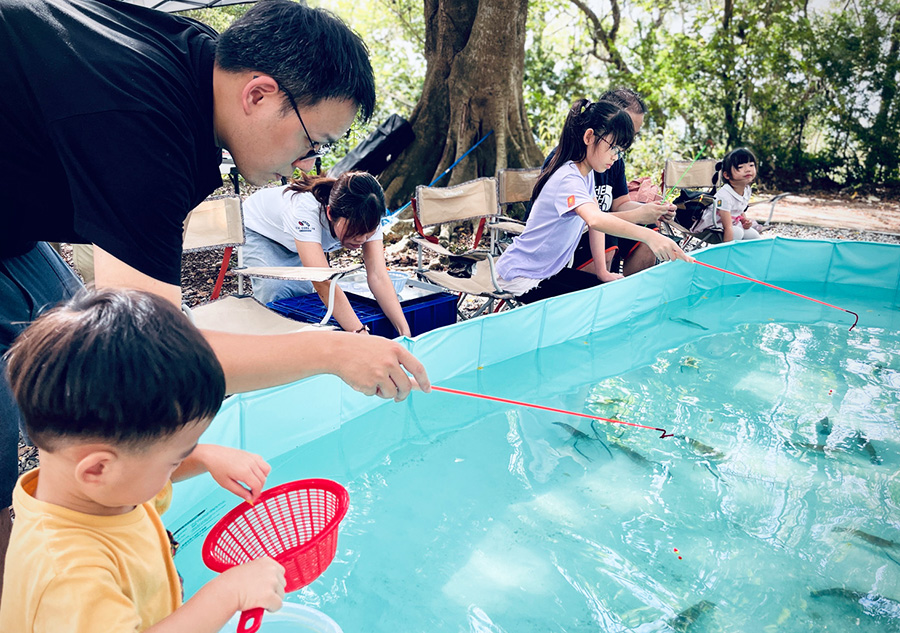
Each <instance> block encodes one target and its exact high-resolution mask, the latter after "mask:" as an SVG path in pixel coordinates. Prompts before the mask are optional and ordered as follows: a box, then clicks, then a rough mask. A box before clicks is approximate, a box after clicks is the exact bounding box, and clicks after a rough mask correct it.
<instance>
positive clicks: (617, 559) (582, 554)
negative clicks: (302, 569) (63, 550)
mask: <svg viewBox="0 0 900 633" xmlns="http://www.w3.org/2000/svg"><path fill="white" fill-rule="evenodd" d="M734 291H735V292H739V293H740V294H728V291H727V290H724V291H722V292H711V293H708V294H707V295H704V296H703V297H694V298H690V299H686V300H682V301H679V302H672V303H669V304H666V305H665V306H664V308H662V309H659V310H656V311H654V312H653V313H649V314H645V315H640V316H637V317H634V318H632V319H629V320H627V321H624V322H622V323H620V324H618V325H615V326H613V327H610V328H607V329H605V330H602V331H600V332H598V333H596V334H593V335H591V336H590V337H583V338H579V339H576V340H572V341H569V342H567V343H564V344H561V345H556V346H553V347H549V348H544V349H541V350H538V351H535V352H532V353H528V354H525V355H521V356H517V357H515V358H513V359H511V360H508V361H505V362H502V363H498V364H495V365H491V366H485V367H483V368H480V369H479V370H477V371H474V372H470V373H467V374H464V375H461V376H457V377H456V378H453V379H452V380H448V381H446V382H445V383H443V386H447V387H452V388H456V389H461V390H467V391H473V392H477V393H486V394H491V395H495V396H500V397H503V398H509V399H514V400H520V401H525V402H532V403H537V404H541V405H545V406H550V407H556V408H561V409H567V410H571V411H576V412H584V413H590V414H593V415H598V416H602V417H607V418H615V419H618V420H622V421H626V422H633V423H638V424H643V425H648V426H652V427H661V428H665V429H666V430H668V431H669V432H671V433H673V434H675V435H677V436H680V437H670V438H665V439H661V438H660V437H659V433H658V432H655V431H652V430H645V429H641V428H634V427H628V426H625V425H619V424H612V423H606V422H596V423H594V424H593V425H592V424H591V421H590V420H588V419H584V418H578V417H572V416H565V415H562V414H556V413H550V412H544V411H538V410H534V409H528V408H522V407H515V406H512V405H508V404H501V403H496V402H487V401H483V400H477V399H473V398H466V397H461V396H457V395H450V394H444V393H432V394H416V395H414V396H413V397H412V398H411V399H410V401H407V402H405V403H400V404H387V405H385V406H381V407H379V408H376V409H374V410H372V411H370V412H369V413H367V414H365V415H363V416H361V417H359V418H356V419H353V420H349V421H346V422H345V423H344V424H343V426H342V427H341V428H340V429H339V430H338V431H335V432H332V433H330V434H328V435H325V436H324V437H321V438H320V439H318V440H316V441H314V442H312V443H309V444H307V445H305V446H302V447H300V448H299V449H296V450H294V451H291V452H288V453H285V454H283V455H281V456H279V457H277V458H275V459H273V460H270V461H271V463H272V465H273V472H272V475H271V477H270V481H269V484H270V485H277V484H279V483H282V482H285V481H290V480H293V479H299V478H304V477H327V478H331V479H335V480H336V481H339V482H341V483H342V484H343V485H345V486H346V487H347V489H348V491H349V493H350V501H351V507H350V511H349V513H348V515H347V517H346V519H345V520H344V521H343V523H342V524H341V530H340V538H339V543H338V552H337V556H336V558H335V561H334V563H333V564H332V565H331V567H329V569H328V570H327V571H326V572H325V573H324V574H323V576H322V577H321V578H320V579H319V580H317V581H316V582H314V583H313V584H311V585H310V586H308V587H306V588H304V589H302V590H301V591H299V592H297V593H295V594H292V595H291V596H290V597H289V600H291V601H294V602H299V603H301V604H307V605H309V606H313V607H315V608H317V609H319V610H321V611H322V612H324V613H326V614H327V615H329V616H330V617H332V618H333V619H334V620H335V621H336V622H337V623H338V624H339V625H340V626H341V628H342V629H343V630H344V631H366V632H382V631H384V632H388V631H390V632H396V631H403V632H417V631H422V632H425V631H454V632H456V631H473V632H475V631H477V632H501V631H505V632H513V631H516V632H524V631H528V632H531V631H567V632H580V631H585V632H587V631H635V632H641V633H646V632H649V631H672V630H675V631H691V632H697V633H702V632H704V631H723V632H732V631H733V632H741V633H745V632H749V631H759V632H770V631H772V632H774V631H778V632H782V631H785V632H793V631H872V632H875V631H879V632H881V631H900V603H898V602H895V601H897V600H900V398H898V393H900V336H898V335H897V332H896V331H897V328H896V324H895V319H896V314H897V306H896V305H895V303H894V302H895V301H896V298H895V297H894V296H893V295H890V296H888V295H884V296H883V295H881V294H879V293H878V292H877V291H874V290H873V291H866V292H863V291H861V290H860V289H858V288H847V287H841V286H832V287H830V288H828V292H827V293H824V289H822V288H810V289H809V292H808V293H807V294H814V296H817V297H819V298H821V299H823V300H825V301H828V302H830V303H834V304H836V305H848V306H853V307H852V309H856V310H857V311H858V312H860V323H859V325H858V326H857V327H856V328H855V329H854V330H853V331H849V332H848V327H849V325H850V324H851V323H852V322H853V321H852V317H849V316H848V315H847V314H845V313H843V312H839V311H835V310H832V309H829V308H824V307H822V306H816V305H815V304H811V303H810V302H806V301H802V300H800V299H797V298H794V297H789V296H787V295H783V296H779V295H782V293H775V292H773V291H771V290H757V289H753V290H750V291H747V290H746V289H743V288H741V289H738V290H734ZM801 291H802V290H801ZM862 295H866V296H862ZM807 304H809V305H807ZM860 306H865V308H862V307H860ZM826 419H827V420H826ZM259 424H260V425H263V424H264V421H259ZM204 503H205V506H206V507H210V508H213V510H211V511H210V512H209V514H214V513H216V512H217V513H218V516H221V514H222V513H224V511H225V510H227V509H228V508H230V507H231V506H233V505H235V503H236V501H235V500H234V498H233V497H229V496H228V495H227V493H224V492H216V493H213V494H212V495H210V497H209V498H208V499H207V500H206V501H205V502H204ZM879 539H882V540H879ZM201 541H202V538H197V539H195V540H194V541H192V542H190V543H188V544H186V545H185V547H183V548H182V551H181V552H179V555H178V557H176V563H178V565H179V569H180V570H181V572H182V574H183V575H184V576H185V578H186V589H187V590H188V593H191V592H192V591H193V590H196V587H198V586H199V585H200V584H202V583H203V582H205V581H207V580H208V579H209V578H210V577H211V576H212V572H209V571H208V570H205V569H204V568H203V566H202V563H200V562H199V555H198V552H199V547H200V542H201Z"/></svg>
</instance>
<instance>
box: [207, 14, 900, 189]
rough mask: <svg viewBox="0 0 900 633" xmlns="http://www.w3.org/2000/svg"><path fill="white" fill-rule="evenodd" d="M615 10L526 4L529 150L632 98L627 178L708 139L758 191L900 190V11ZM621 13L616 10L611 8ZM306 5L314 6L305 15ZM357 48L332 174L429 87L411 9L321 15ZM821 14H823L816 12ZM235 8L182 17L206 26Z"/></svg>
mask: <svg viewBox="0 0 900 633" xmlns="http://www.w3.org/2000/svg"><path fill="white" fill-rule="evenodd" d="M612 1H613V0H604V2H603V3H602V4H600V3H596V2H592V3H589V6H592V7H594V10H595V11H596V18H597V19H598V20H599V23H600V25H601V26H602V28H603V29H605V30H606V31H607V33H612V36H611V38H610V39H609V40H608V41H607V43H606V44H604V43H603V42H601V41H599V39H598V41H594V40H593V39H592V32H593V23H592V22H591V21H590V20H589V19H588V18H587V17H586V16H585V15H584V13H582V11H581V10H580V9H579V8H578V7H576V5H575V4H574V3H573V2H572V0H532V1H531V2H529V4H528V23H527V36H526V49H525V87H524V97H525V107H526V111H527V113H528V116H529V118H530V122H531V126H532V130H533V132H534V135H535V139H536V140H537V142H538V145H539V146H540V147H541V148H542V149H543V150H544V151H545V152H547V151H549V150H550V148H552V147H553V146H555V145H556V143H557V141H558V138H559V134H560V132H561V130H562V124H563V121H564V119H565V116H566V113H567V111H568V108H569V106H570V104H571V103H572V101H574V100H575V99H577V98H581V97H587V98H594V97H596V96H597V95H599V94H600V93H601V92H603V91H604V90H606V89H608V88H609V87H613V86H620V85H624V86H628V87H631V88H633V89H635V90H637V91H638V92H639V93H640V94H642V95H643V96H644V98H645V101H646V102H647V104H648V106H649V108H650V112H649V116H648V117H647V119H646V121H645V124H644V129H643V130H642V132H641V135H640V137H639V139H638V140H637V141H636V142H635V145H634V146H633V148H632V151H631V152H630V154H629V159H628V163H629V167H628V176H629V177H636V176H639V175H651V174H652V175H654V177H655V175H656V174H658V173H659V171H660V170H661V168H662V165H663V162H664V161H665V159H666V158H671V157H674V158H691V157H692V156H694V154H695V153H696V152H697V151H698V150H699V149H700V148H701V147H703V145H704V143H705V141H706V140H707V139H710V140H712V141H713V142H714V144H715V147H714V150H713V151H712V152H710V154H712V156H711V157H721V156H722V155H724V154H725V152H727V151H728V150H729V149H732V148H733V147H736V146H739V145H746V146H749V147H751V148H752V149H753V150H754V151H755V152H756V153H757V155H758V156H759V158H760V178H761V180H762V181H763V182H764V183H768V184H773V185H780V186H784V187H795V186H796V185H798V184H804V183H807V182H812V181H815V182H818V183H820V184H822V183H837V184H840V185H858V184H859V183H893V182H900V142H898V132H900V95H898V94H897V92H898V90H897V88H898V86H897V84H898V80H900V54H898V52H900V0H842V2H841V3H840V4H837V3H835V4H834V5H832V6H827V7H824V8H821V7H820V8H818V9H817V10H816V11H815V12H813V11H812V10H811V9H808V3H807V2H806V1H805V0H734V2H733V13H732V15H731V16H730V17H729V18H728V19H726V16H725V14H724V11H725V8H724V7H725V4H723V3H718V2H716V3H713V2H710V1H709V0H679V2H677V3H676V2H674V0H631V2H629V3H628V4H622V3H621V2H619V8H620V9H621V11H622V13H621V16H622V19H621V22H620V23H619V25H618V30H617V31H614V32H613V31H612V25H613V22H612V17H611V16H612V12H611V11H610V10H609V7H610V4H609V3H611V2H612ZM617 1H619V0H617ZM313 4H315V3H313ZM322 5H323V6H326V7H327V8H328V9H330V10H332V11H334V12H335V13H337V14H338V15H340V16H341V17H342V18H343V19H344V20H346V21H347V22H348V23H349V24H350V25H351V27H352V28H354V29H355V30H356V31H357V32H359V33H360V34H361V35H362V37H363V39H364V40H365V41H366V42H367V44H368V46H369V49H370V51H371V55H372V66H373V69H374V71H375V77H376V84H377V90H378V95H379V101H378V106H377V110H376V112H375V115H374V116H373V119H372V121H371V122H370V123H369V124H368V125H365V126H363V125H355V126H354V128H353V130H352V131H351V133H350V135H349V137H348V138H347V139H344V140H342V141H341V143H340V144H339V147H338V148H337V150H336V152H335V153H334V155H333V156H331V157H327V158H326V159H325V161H324V162H325V165H326V167H327V166H329V165H331V164H333V162H334V161H335V160H337V159H338V158H340V157H341V156H342V155H343V154H344V153H345V152H346V151H347V150H348V149H349V148H351V147H353V146H355V145H356V144H357V143H358V142H359V141H360V140H362V138H364V137H365V136H366V135H367V134H368V133H369V132H370V131H371V130H372V129H374V127H375V126H376V125H378V124H379V123H380V122H382V121H383V120H384V119H385V118H387V116H389V115H390V114H391V113H394V112H397V113H399V114H401V115H403V116H408V115H409V114H410V112H411V111H412V109H413V107H414V106H415V104H416V102H417V101H418V99H419V96H420V94H421V88H422V81H423V78H424V75H425V61H424V56H423V54H422V51H423V50H424V39H425V27H426V25H425V18H424V11H423V3H422V2H421V1H420V0H352V1H351V0H333V1H331V2H328V3H327V4H326V3H322ZM817 6H820V5H819V4H817ZM246 9H247V6H246V5H237V6H231V7H223V8H218V9H208V10H202V11H193V12H190V13H189V15H191V16H192V17H196V18H197V19H200V20H202V21H204V22H207V23H208V24H211V25H212V26H213V27H214V28H216V29H217V30H221V29H224V28H225V27H226V26H227V25H228V24H229V23H230V22H231V21H232V20H233V19H234V18H235V17H236V16H238V15H241V14H242V13H243V12H244V11H246Z"/></svg>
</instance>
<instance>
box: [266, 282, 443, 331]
mask: <svg viewBox="0 0 900 633" xmlns="http://www.w3.org/2000/svg"><path fill="white" fill-rule="evenodd" d="M406 283H407V289H408V290H409V291H408V292H403V293H401V294H400V299H401V301H400V307H401V308H403V314H404V315H405V316H406V322H407V323H409V329H410V332H411V333H412V335H413V336H418V335H419V334H423V333H425V332H429V331H431V330H434V329H435V328H439V327H442V326H444V325H451V324H453V323H456V300H457V296H456V295H455V294H451V293H449V292H445V291H443V290H442V289H440V288H439V287H438V286H435V285H433V284H426V283H422V282H419V281H413V280H409V281H407V282H406ZM345 294H346V295H347V298H348V299H349V300H350V305H351V306H352V307H353V311H354V312H356V316H358V317H359V320H360V321H361V322H362V323H363V324H364V325H368V326H369V331H370V332H371V333H372V334H376V335H378V336H384V337H386V338H396V337H397V336H398V334H397V330H395V329H394V326H393V324H392V323H391V322H390V321H389V320H388V318H387V317H386V316H384V312H382V311H381V308H379V307H378V304H377V303H376V301H375V299H374V298H370V297H366V296H362V295H357V294H354V293H351V292H346V291H345ZM404 294H409V295H414V296H413V298H410V299H405V300H404ZM266 305H267V306H268V307H269V308H271V309H272V310H275V312H278V313H279V314H283V315H284V316H286V317H289V318H291V319H294V320H295V321H306V322H307V323H318V322H319V321H321V320H322V317H324V316H325V311H326V310H325V304H324V303H322V300H321V299H320V298H319V295H317V294H316V293H314V292H313V293H311V294H308V295H300V296H299V297H288V298H287V299H279V300H278V301H272V302H271V303H268V304H266ZM328 323H329V324H330V325H333V326H335V327H337V328H340V326H339V325H338V323H337V321H335V320H334V319H333V318H332V319H331V320H330V321H329V322H328Z"/></svg>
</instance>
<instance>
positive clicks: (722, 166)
mask: <svg viewBox="0 0 900 633" xmlns="http://www.w3.org/2000/svg"><path fill="white" fill-rule="evenodd" d="M746 163H755V164H756V165H757V166H758V165H759V163H758V162H757V160H756V155H755V154H754V153H753V152H752V151H751V150H749V149H748V148H746V147H738V148H737V149H733V150H731V151H730V152H728V153H727V154H725V158H723V159H722V162H720V163H717V164H716V170H717V171H720V172H721V173H722V179H723V180H725V181H726V182H730V181H731V178H730V176H731V170H732V169H734V168H735V167H739V166H741V165H744V164H746Z"/></svg>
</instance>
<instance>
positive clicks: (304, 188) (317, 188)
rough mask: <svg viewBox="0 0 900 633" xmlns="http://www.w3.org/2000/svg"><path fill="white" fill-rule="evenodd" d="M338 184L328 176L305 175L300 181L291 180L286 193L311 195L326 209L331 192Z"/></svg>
mask: <svg viewBox="0 0 900 633" xmlns="http://www.w3.org/2000/svg"><path fill="white" fill-rule="evenodd" d="M336 182H337V180H336V179H334V178H329V177H328V176H319V175H316V174H303V175H302V176H301V177H300V178H299V179H291V183H290V184H289V185H288V186H287V189H286V190H285V193H287V192H288V191H290V192H293V193H311V194H312V195H313V197H314V198H315V199H316V201H317V202H318V203H319V204H320V205H321V206H322V208H323V209H324V208H325V207H327V206H328V200H329V198H330V197H331V190H332V188H334V183H336Z"/></svg>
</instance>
